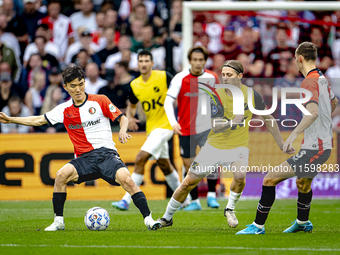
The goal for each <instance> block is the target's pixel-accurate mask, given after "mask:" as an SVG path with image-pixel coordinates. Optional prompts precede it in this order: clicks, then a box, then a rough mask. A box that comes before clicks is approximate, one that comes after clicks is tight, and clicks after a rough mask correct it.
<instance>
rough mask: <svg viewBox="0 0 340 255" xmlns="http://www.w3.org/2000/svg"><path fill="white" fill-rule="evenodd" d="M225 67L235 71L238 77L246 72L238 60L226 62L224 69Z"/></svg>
mask: <svg viewBox="0 0 340 255" xmlns="http://www.w3.org/2000/svg"><path fill="white" fill-rule="evenodd" d="M223 67H230V68H232V69H234V71H235V72H236V74H237V75H239V74H240V73H243V72H244V69H243V65H242V63H241V62H240V61H238V60H227V61H226V62H224V64H223V66H222V68H223Z"/></svg>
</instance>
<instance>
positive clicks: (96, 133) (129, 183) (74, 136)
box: [0, 65, 160, 231]
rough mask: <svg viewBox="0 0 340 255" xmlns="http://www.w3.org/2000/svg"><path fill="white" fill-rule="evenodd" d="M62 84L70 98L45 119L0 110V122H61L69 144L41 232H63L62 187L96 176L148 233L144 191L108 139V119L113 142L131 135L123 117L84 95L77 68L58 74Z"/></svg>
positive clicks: (101, 98)
mask: <svg viewBox="0 0 340 255" xmlns="http://www.w3.org/2000/svg"><path fill="white" fill-rule="evenodd" d="M63 80H64V82H65V84H63V86H64V88H65V90H66V91H67V92H68V93H69V94H70V96H71V97H72V99H70V100H69V101H67V102H65V103H63V104H60V105H58V106H57V107H55V108H54V109H53V110H51V111H50V112H47V113H46V114H45V115H40V116H31V117H22V118H20V117H8V116H7V115H6V114H4V113H2V112H0V122H1V123H16V124H21V125H26V126H41V125H44V124H47V123H50V124H52V125H54V124H56V123H63V124H64V125H65V128H66V130H67V132H68V135H69V137H70V139H71V141H72V143H73V146H74V152H75V159H73V160H71V161H70V162H69V163H67V164H66V165H65V166H63V167H62V168H61V169H60V170H59V171H58V172H57V175H56V179H55V183H54V193H53V199H52V202H53V209H54V214H55V217H54V222H53V223H52V224H51V225H50V226H49V227H47V228H46V229H45V231H57V230H64V229H65V223H64V217H63V211H64V203H65V200H66V184H67V183H68V182H69V181H73V182H74V183H77V184H79V183H81V182H84V181H89V180H95V179H98V178H102V179H104V180H105V181H107V182H108V183H110V184H112V185H116V186H119V185H121V186H122V187H123V188H124V189H125V190H126V191H127V192H129V193H130V195H131V196H132V200H133V202H134V203H135V205H136V207H138V209H139V210H140V212H141V213H142V215H143V217H144V223H145V225H146V226H147V227H148V229H150V230H156V229H158V228H159V226H160V224H159V223H157V222H156V221H154V220H153V219H152V217H151V213H150V210H149V207H148V204H147V200H146V198H145V195H144V193H143V192H142V191H141V190H140V189H139V188H138V187H137V185H136V184H135V183H134V181H133V180H132V179H131V176H130V172H129V170H128V169H127V167H126V166H125V164H124V163H123V161H122V160H121V159H120V157H119V154H118V152H117V149H116V148H115V143H114V142H113V140H112V133H111V127H110V121H109V119H111V120H112V121H115V120H117V121H119V124H120V131H119V141H120V142H121V143H126V142H127V140H128V139H131V138H132V137H131V136H130V135H129V134H127V133H126V131H127V127H128V119H127V118H126V117H125V116H124V115H123V114H122V113H121V111H120V110H119V109H117V108H116V107H115V106H114V105H113V104H112V102H111V101H110V100H109V99H108V98H107V97H106V96H104V95H88V94H86V93H85V75H84V72H83V70H82V69H81V67H79V66H76V65H72V66H69V67H67V68H66V69H65V70H64V71H63Z"/></svg>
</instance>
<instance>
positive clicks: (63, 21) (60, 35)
mask: <svg viewBox="0 0 340 255" xmlns="http://www.w3.org/2000/svg"><path fill="white" fill-rule="evenodd" d="M60 10H61V5H60V1H59V0H51V1H50V2H49V5H48V14H49V15H48V16H47V17H45V18H43V19H41V20H40V21H39V24H47V25H48V27H49V28H50V29H51V30H52V39H53V42H54V43H55V44H56V45H57V46H58V49H59V54H58V55H59V59H60V60H63V59H64V56H65V53H66V49H67V47H68V46H69V45H71V44H72V43H73V42H74V38H73V36H74V32H73V30H72V26H71V19H70V18H69V17H66V16H65V15H63V14H60Z"/></svg>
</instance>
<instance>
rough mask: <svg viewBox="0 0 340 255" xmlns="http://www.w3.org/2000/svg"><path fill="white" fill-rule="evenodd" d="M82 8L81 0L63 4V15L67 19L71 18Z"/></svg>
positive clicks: (72, 0)
mask: <svg viewBox="0 0 340 255" xmlns="http://www.w3.org/2000/svg"><path fill="white" fill-rule="evenodd" d="M67 4H68V5H67ZM80 7H81V3H80V0H71V1H65V2H63V5H62V10H61V13H63V14H64V15H65V16H67V17H70V16H71V15H72V14H73V13H76V12H78V11H80Z"/></svg>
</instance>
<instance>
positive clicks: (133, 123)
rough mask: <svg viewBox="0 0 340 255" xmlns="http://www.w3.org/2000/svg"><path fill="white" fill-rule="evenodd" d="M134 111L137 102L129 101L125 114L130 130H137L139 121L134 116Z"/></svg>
mask: <svg viewBox="0 0 340 255" xmlns="http://www.w3.org/2000/svg"><path fill="white" fill-rule="evenodd" d="M136 111H137V104H132V103H130V102H129V103H128V106H127V109H126V116H127V119H128V128H129V130H130V131H134V132H135V131H137V130H138V125H137V123H139V120H137V119H136V118H135V115H136ZM124 117H125V116H124Z"/></svg>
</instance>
